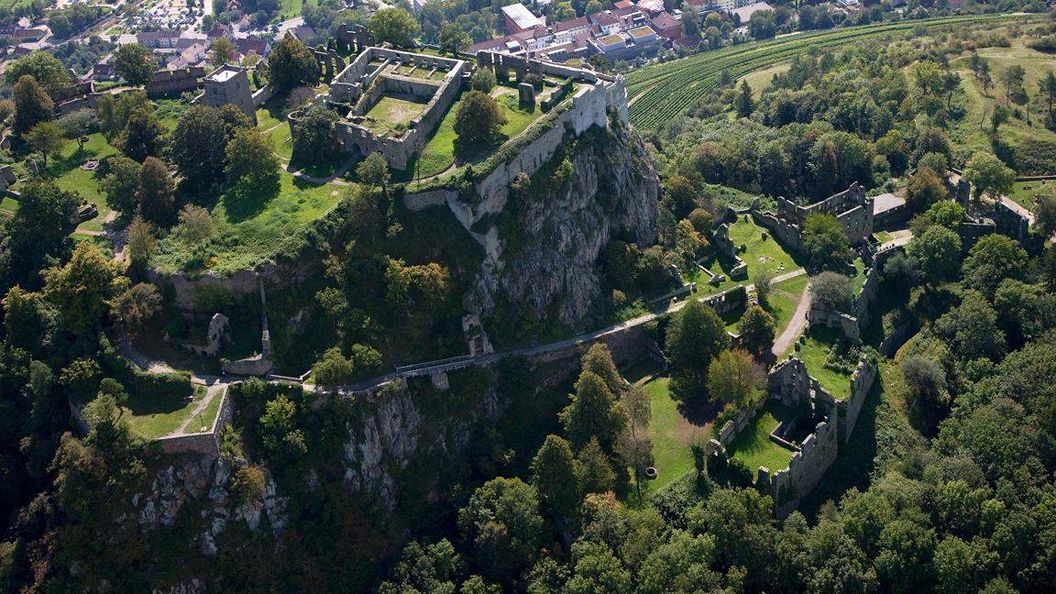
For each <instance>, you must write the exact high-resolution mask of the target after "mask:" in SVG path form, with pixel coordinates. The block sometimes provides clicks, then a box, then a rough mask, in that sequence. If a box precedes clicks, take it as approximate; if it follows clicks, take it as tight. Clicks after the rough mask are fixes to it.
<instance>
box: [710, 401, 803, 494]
mask: <svg viewBox="0 0 1056 594" xmlns="http://www.w3.org/2000/svg"><path fill="white" fill-rule="evenodd" d="M794 415H795V413H794V411H792V410H791V409H790V408H788V407H786V406H785V405H783V404H781V403H780V402H778V401H776V400H769V401H767V403H766V404H765V405H764V406H763V409H762V410H761V411H760V412H759V415H758V416H756V417H755V419H753V420H752V421H750V422H749V423H748V425H747V426H745V428H744V430H743V431H741V432H740V433H738V434H737V436H736V437H734V438H733V441H732V442H730V445H729V446H727V448H726V453H727V454H729V455H730V456H733V457H734V458H737V459H738V460H740V461H742V462H744V463H745V464H747V465H748V468H750V469H751V471H752V478H755V474H756V471H757V470H758V469H759V467H760V466H765V467H767V468H769V469H770V472H771V474H772V473H774V472H777V471H779V470H783V469H785V468H788V461H789V459H791V458H792V451H791V450H788V449H786V448H784V447H782V446H780V445H778V444H776V443H774V442H772V441H770V432H771V431H773V430H774V429H776V428H777V426H778V425H780V424H781V421H784V420H787V419H790V418H792V417H793V416H794Z"/></svg>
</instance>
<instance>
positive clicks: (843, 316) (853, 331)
mask: <svg viewBox="0 0 1056 594" xmlns="http://www.w3.org/2000/svg"><path fill="white" fill-rule="evenodd" d="M807 321H808V322H810V323H811V324H812V325H817V326H825V327H828V328H835V329H836V330H839V331H840V332H842V333H843V335H844V336H846V337H847V338H849V339H851V340H854V341H857V340H858V339H859V338H860V337H861V330H860V329H859V327H858V318H856V317H855V316H852V315H851V314H848V313H844V312H842V311H836V310H834V309H828V308H826V307H822V306H820V305H818V304H817V303H813V302H812V303H811V305H810V310H809V311H807Z"/></svg>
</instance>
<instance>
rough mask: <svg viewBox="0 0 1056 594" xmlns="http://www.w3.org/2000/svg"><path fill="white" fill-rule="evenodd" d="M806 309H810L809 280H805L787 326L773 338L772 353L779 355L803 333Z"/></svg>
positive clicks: (805, 325) (805, 323)
mask: <svg viewBox="0 0 1056 594" xmlns="http://www.w3.org/2000/svg"><path fill="white" fill-rule="evenodd" d="M808 311H810V280H807V288H806V289H804V290H803V294H802V295H800V297H799V303H797V304H796V311H795V312H793V313H792V319H791V320H789V321H788V326H785V330H784V331H783V332H781V336H778V337H777V339H776V340H774V348H773V349H771V351H772V352H773V353H774V355H776V356H778V357H780V356H781V355H782V354H784V352H785V351H787V350H788V347H790V346H792V343H794V342H795V341H796V340H797V339H799V336H800V335H801V334H803V330H805V329H806V327H807V312H808Z"/></svg>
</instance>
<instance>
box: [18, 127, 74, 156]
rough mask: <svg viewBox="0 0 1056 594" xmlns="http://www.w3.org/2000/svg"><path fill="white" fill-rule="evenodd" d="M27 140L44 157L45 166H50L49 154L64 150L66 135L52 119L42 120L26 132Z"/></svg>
mask: <svg viewBox="0 0 1056 594" xmlns="http://www.w3.org/2000/svg"><path fill="white" fill-rule="evenodd" d="M25 139H26V142H27V143H28V144H29V146H31V147H33V149H34V150H36V151H37V152H38V153H40V154H41V156H42V157H44V166H45V167H47V166H48V155H52V154H55V153H57V152H59V151H60V150H62V146H63V145H64V144H66V137H65V136H64V135H63V133H62V128H60V127H59V125H58V124H56V123H55V122H52V121H46V122H40V123H39V124H37V125H36V126H33V129H32V130H30V131H29V132H27V133H26V134H25Z"/></svg>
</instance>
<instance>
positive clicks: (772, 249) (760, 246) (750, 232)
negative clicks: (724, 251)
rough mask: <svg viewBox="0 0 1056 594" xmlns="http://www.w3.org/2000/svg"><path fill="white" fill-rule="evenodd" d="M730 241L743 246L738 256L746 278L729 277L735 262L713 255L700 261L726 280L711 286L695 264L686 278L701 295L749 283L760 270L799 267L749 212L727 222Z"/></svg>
mask: <svg viewBox="0 0 1056 594" xmlns="http://www.w3.org/2000/svg"><path fill="white" fill-rule="evenodd" d="M764 235H765V239H764ZM730 241H732V242H733V245H735V246H737V247H740V246H742V245H743V246H745V248H746V249H745V251H744V252H741V253H740V254H738V255H739V256H740V257H741V259H742V260H744V262H745V264H747V265H748V278H747V279H741V280H737V281H735V280H732V279H730V275H729V271H730V270H732V269H733V266H734V261H733V260H729V259H727V258H724V257H712V258H710V259H707V260H705V261H704V262H703V264H704V265H705V266H706V267H707V268H708V270H710V271H712V272H714V273H716V274H722V275H725V276H726V280H725V281H723V282H721V283H719V284H718V285H713V284H711V283H710V282H709V280H708V276H707V275H706V274H704V272H702V271H701V270H700V269H697V268H696V267H694V270H693V271H692V272H691V273H690V274H689V275H687V276H688V279H687V280H688V281H689V282H696V283H697V288H698V290H699V291H700V292H701V293H702V294H704V295H710V294H713V293H719V292H721V291H726V290H729V289H732V288H734V287H738V286H741V285H747V284H751V282H752V279H754V278H755V277H756V275H758V274H759V273H760V272H763V271H766V272H769V273H771V274H773V275H775V276H777V275H779V274H783V273H786V272H791V271H793V270H796V269H797V268H799V265H798V264H796V262H795V260H793V259H792V256H791V255H790V254H789V253H788V252H787V251H785V249H784V248H783V247H782V246H781V244H780V243H778V242H777V240H775V239H774V238H773V236H772V235H771V234H770V232H769V231H767V230H766V228H765V227H760V226H759V225H757V224H756V223H755V221H754V220H752V218H751V216H749V215H742V216H740V217H738V219H737V220H736V221H735V222H733V223H731V224H730Z"/></svg>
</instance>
